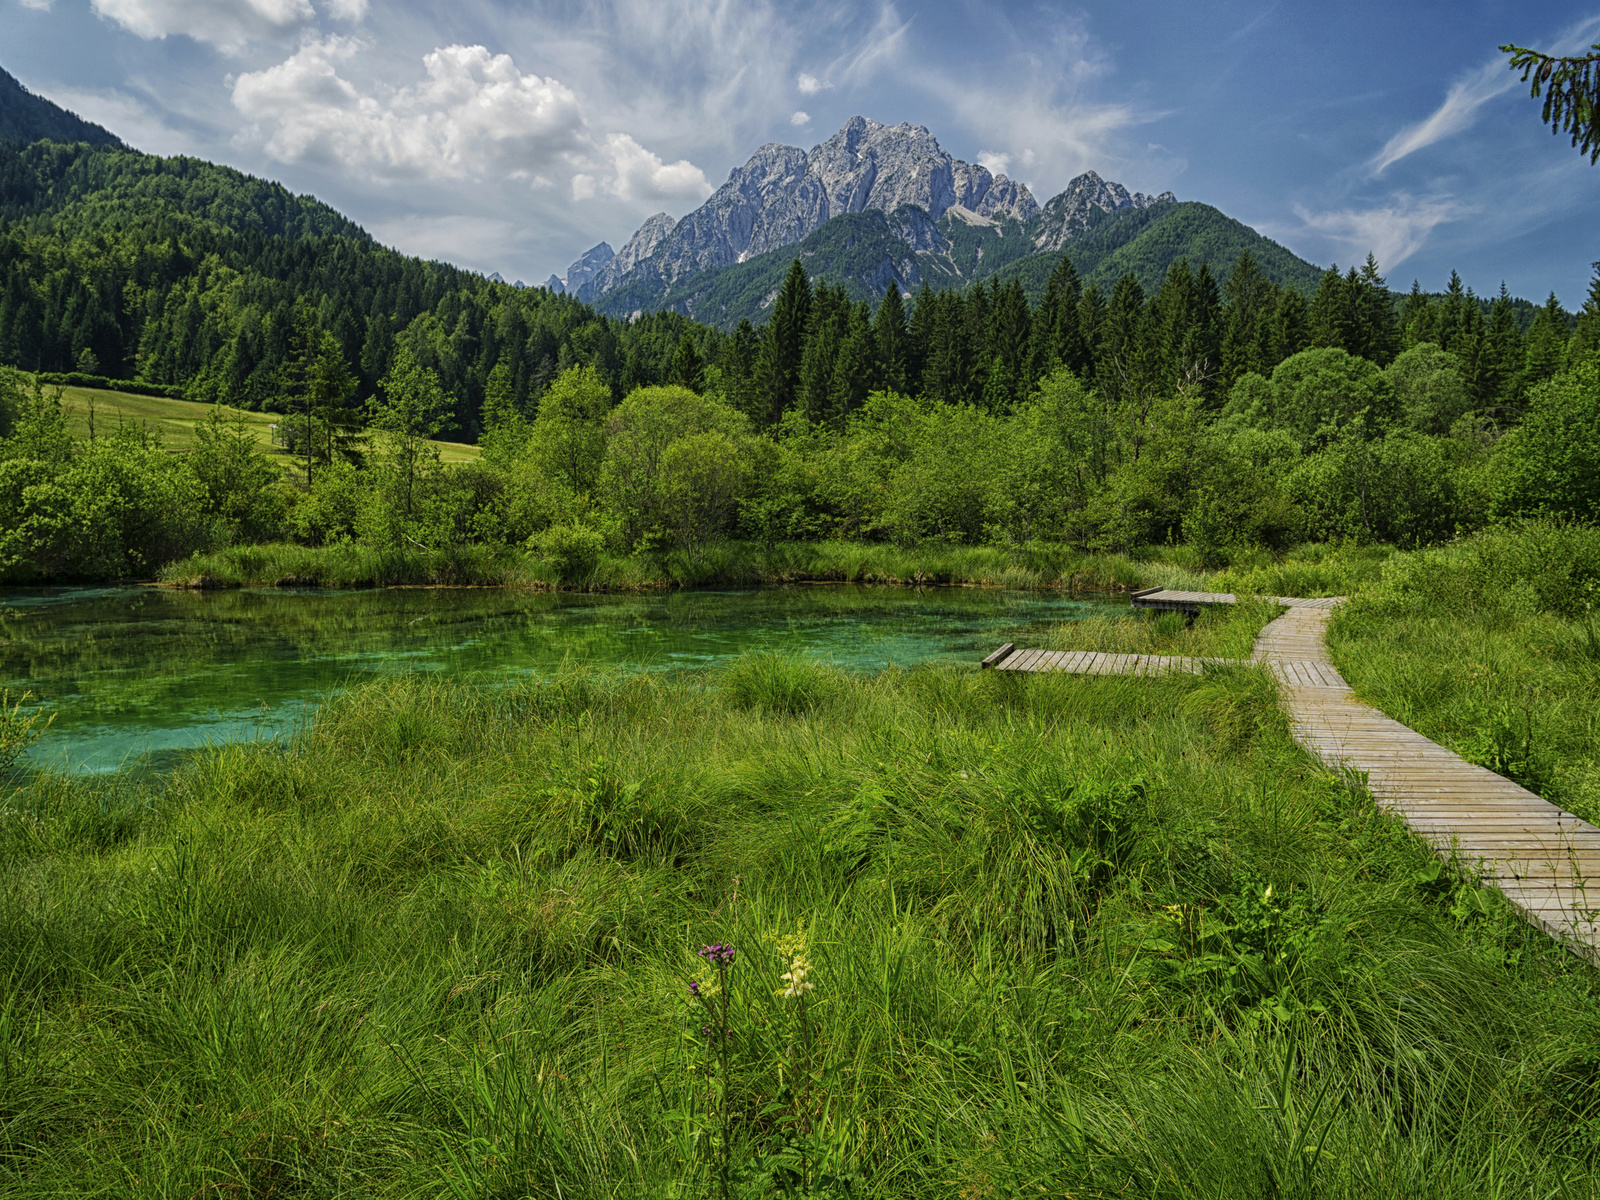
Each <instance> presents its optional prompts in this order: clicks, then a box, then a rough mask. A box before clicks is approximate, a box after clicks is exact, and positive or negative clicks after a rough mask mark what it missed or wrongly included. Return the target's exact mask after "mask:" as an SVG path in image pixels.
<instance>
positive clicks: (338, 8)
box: [327, 0, 367, 21]
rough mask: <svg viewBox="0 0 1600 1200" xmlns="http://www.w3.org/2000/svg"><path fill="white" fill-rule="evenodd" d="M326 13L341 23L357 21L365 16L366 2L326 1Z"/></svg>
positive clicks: (358, 0) (348, 0)
mask: <svg viewBox="0 0 1600 1200" xmlns="http://www.w3.org/2000/svg"><path fill="white" fill-rule="evenodd" d="M327 7H328V13H329V15H331V16H334V17H337V18H339V20H341V21H359V20H361V19H362V18H363V17H365V16H366V15H367V0H327Z"/></svg>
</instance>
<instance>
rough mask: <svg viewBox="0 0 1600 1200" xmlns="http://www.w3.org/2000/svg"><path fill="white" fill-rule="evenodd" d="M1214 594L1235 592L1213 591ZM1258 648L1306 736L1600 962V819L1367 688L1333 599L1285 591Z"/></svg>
mask: <svg viewBox="0 0 1600 1200" xmlns="http://www.w3.org/2000/svg"><path fill="white" fill-rule="evenodd" d="M1177 595H1179V596H1183V597H1188V596H1196V597H1199V596H1202V595H1205V596H1206V599H1205V600H1204V601H1203V602H1204V603H1213V604H1215V603H1231V602H1232V599H1233V598H1232V597H1229V598H1228V599H1227V600H1223V599H1221V597H1220V596H1210V595H1207V594H1205V593H1177ZM1280 603H1288V604H1289V611H1288V612H1286V613H1284V614H1283V616H1281V617H1279V618H1278V619H1277V620H1275V621H1273V622H1271V623H1270V624H1269V625H1267V627H1266V628H1265V629H1263V630H1262V631H1261V635H1260V637H1258V638H1257V639H1256V643H1255V647H1254V650H1253V651H1252V653H1251V659H1252V661H1254V662H1258V663H1260V664H1262V665H1263V666H1265V667H1267V668H1268V669H1269V670H1270V671H1272V673H1273V674H1274V675H1275V676H1276V677H1277V680H1278V684H1279V690H1280V694H1281V695H1282V697H1283V702H1284V706H1285V707H1286V708H1287V709H1288V712H1289V719H1290V722H1291V725H1292V728H1293V730H1294V736H1295V740H1296V741H1298V742H1299V743H1300V744H1301V745H1302V746H1304V747H1305V748H1306V749H1308V750H1309V751H1311V753H1313V754H1315V755H1316V756H1317V757H1318V758H1319V759H1321V760H1322V762H1323V763H1325V764H1326V765H1327V766H1328V767H1330V768H1332V769H1333V770H1335V771H1339V772H1343V773H1354V774H1355V775H1357V776H1358V777H1360V778H1361V779H1362V780H1363V781H1364V782H1365V783H1366V785H1367V787H1368V788H1369V789H1370V790H1371V792H1372V795H1373V797H1374V799H1375V800H1376V801H1377V803H1378V805H1379V806H1380V807H1381V808H1384V809H1386V810H1388V811H1390V812H1394V813H1398V814H1399V815H1400V816H1401V817H1403V818H1404V820H1405V822H1406V824H1407V825H1409V826H1410V827H1411V828H1412V829H1413V830H1415V831H1416V833H1417V834H1418V835H1419V836H1420V837H1421V838H1422V839H1423V840H1424V841H1426V842H1427V843H1428V844H1429V845H1431V846H1432V847H1433V848H1434V849H1435V850H1436V851H1437V852H1438V853H1439V854H1440V855H1442V856H1447V857H1449V856H1456V857H1459V859H1460V860H1461V861H1462V862H1463V863H1464V865H1466V866H1467V867H1468V868H1469V869H1474V870H1477V871H1478V872H1480V874H1481V878H1482V879H1483V882H1484V883H1485V884H1486V885H1488V886H1491V887H1494V888H1497V889H1498V890H1499V891H1500V892H1501V893H1502V894H1503V895H1504V896H1505V897H1506V899H1507V900H1509V901H1510V902H1511V904H1512V906H1513V907H1514V908H1516V909H1517V911H1518V912H1520V913H1521V914H1522V915H1523V916H1524V917H1525V918H1527V919H1528V920H1529V921H1531V922H1532V923H1533V924H1534V925H1536V926H1538V927H1539V928H1541V929H1543V930H1544V931H1545V932H1547V933H1548V934H1550V935H1551V936H1552V937H1554V938H1556V939H1558V940H1560V941H1561V942H1563V943H1564V944H1565V945H1566V946H1568V947H1569V948H1570V949H1572V950H1573V951H1574V952H1576V953H1578V954H1580V955H1582V956H1583V957H1585V958H1587V959H1588V960H1589V961H1591V962H1594V963H1596V964H1597V965H1600V829H1596V828H1595V827H1594V826H1593V825H1590V824H1588V823H1587V822H1585V821H1582V820H1580V819H1579V818H1578V817H1576V816H1574V815H1573V814H1572V813H1569V812H1566V811H1565V810H1563V809H1561V808H1558V807H1557V806H1556V805H1554V804H1551V803H1550V802H1549V801H1547V800H1544V799H1542V798H1541V797H1539V796H1537V795H1535V794H1534V793H1532V792H1530V791H1528V790H1527V789H1526V788H1523V787H1520V786H1518V785H1517V784H1515V783H1512V782H1511V781H1510V780H1509V779H1506V778H1504V777H1502V776H1500V775H1496V774H1495V773H1494V772H1493V771H1490V770H1488V769H1487V768H1484V767H1479V766H1476V765H1474V764H1472V763H1469V762H1467V761H1465V760H1464V759H1462V758H1461V757H1460V756H1458V755H1456V754H1453V753H1452V752H1451V751H1449V750H1446V749H1445V748H1444V747H1443V746H1440V745H1438V744H1437V743H1435V742H1431V741H1429V740H1428V739H1427V738H1425V737H1423V736H1422V735H1421V734H1420V733H1417V732H1416V731H1415V730H1413V729H1410V728H1408V727H1407V726H1405V725H1402V724H1401V723H1400V722H1399V721H1395V720H1392V719H1390V718H1389V717H1386V716H1384V715H1383V714H1382V713H1380V712H1378V710H1377V709H1375V708H1373V707H1371V706H1370V705H1368V704H1365V703H1363V702H1362V701H1361V700H1359V699H1357V698H1356V695H1355V693H1354V692H1353V691H1352V690H1351V689H1350V686H1349V685H1348V684H1347V683H1345V681H1344V679H1343V677H1342V676H1340V674H1339V672H1338V671H1337V670H1336V669H1335V668H1334V665H1333V660H1332V659H1331V658H1329V656H1328V651H1327V644H1326V641H1325V637H1324V635H1325V633H1326V631H1327V627H1328V621H1329V619H1330V618H1331V617H1332V615H1333V607H1334V605H1336V604H1337V603H1338V601H1337V600H1334V601H1319V602H1315V603H1308V602H1304V601H1300V602H1285V601H1280ZM1224 661H1227V660H1223V659H1205V658H1180V657H1162V656H1159V655H1138V654H1094V653H1090V652H1088V651H1039V650H1032V651H1030V650H1016V649H1014V648H1012V647H1010V646H1006V647H1002V648H1001V649H1000V650H998V651H996V652H995V654H993V655H990V657H989V658H988V659H985V660H984V665H985V666H990V667H993V668H994V669H996V670H1001V671H1069V672H1073V673H1076V674H1092V675H1108V674H1133V675H1156V674H1161V673H1163V672H1167V671H1189V672H1199V671H1203V670H1204V669H1205V666H1206V665H1207V664H1208V663H1220V662H1224Z"/></svg>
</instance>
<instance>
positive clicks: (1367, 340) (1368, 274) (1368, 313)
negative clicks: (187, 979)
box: [1350, 254, 1400, 367]
mask: <svg viewBox="0 0 1600 1200" xmlns="http://www.w3.org/2000/svg"><path fill="white" fill-rule="evenodd" d="M1355 310H1356V311H1355V320H1356V327H1357V329H1358V330H1359V333H1358V337H1359V340H1360V344H1361V349H1360V350H1359V351H1356V350H1352V351H1350V352H1351V353H1352V354H1357V353H1359V354H1360V355H1361V357H1362V358H1365V359H1368V360H1369V361H1371V362H1375V363H1377V364H1378V365H1379V366H1380V367H1386V366H1388V365H1389V364H1390V363H1392V362H1393V361H1394V357H1395V355H1396V354H1398V353H1399V352H1400V329H1399V326H1398V324H1397V322H1396V321H1395V315H1394V297H1393V295H1391V294H1390V292H1389V285H1388V284H1387V283H1386V282H1385V281H1384V278H1383V276H1382V275H1380V274H1379V273H1378V260H1377V259H1376V258H1375V257H1373V256H1372V255H1371V254H1368V255H1367V261H1366V262H1365V263H1363V264H1362V266H1361V274H1360V276H1359V277H1358V279H1357V281H1356V296H1355Z"/></svg>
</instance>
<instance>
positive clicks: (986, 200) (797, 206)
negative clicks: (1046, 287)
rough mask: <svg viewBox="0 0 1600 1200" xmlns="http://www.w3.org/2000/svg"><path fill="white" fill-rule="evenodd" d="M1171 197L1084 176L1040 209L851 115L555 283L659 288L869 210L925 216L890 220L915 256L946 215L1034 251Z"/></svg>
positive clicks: (926, 136)
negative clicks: (1015, 225) (1022, 240)
mask: <svg viewBox="0 0 1600 1200" xmlns="http://www.w3.org/2000/svg"><path fill="white" fill-rule="evenodd" d="M1171 198H1172V194H1171V193H1170V192H1168V193H1164V194H1163V195H1162V196H1157V197H1154V198H1152V197H1148V196H1145V195H1142V194H1140V193H1132V194H1130V193H1129V192H1128V190H1127V189H1126V188H1124V187H1123V186H1122V185H1121V184H1118V183H1109V182H1107V181H1106V180H1103V179H1101V178H1100V176H1099V175H1097V174H1095V173H1094V172H1093V171H1086V172H1085V173H1084V174H1082V175H1080V176H1078V177H1077V178H1076V179H1074V180H1073V181H1072V183H1071V184H1069V185H1068V187H1067V190H1066V191H1065V192H1063V193H1062V194H1061V195H1060V196H1057V197H1056V198H1055V199H1053V200H1052V201H1051V202H1050V203H1049V204H1048V205H1046V206H1045V208H1044V209H1042V210H1041V209H1040V207H1039V203H1038V201H1036V200H1035V199H1034V198H1033V195H1032V193H1030V192H1029V191H1028V189H1027V187H1026V186H1025V185H1024V184H1022V183H1020V182H1018V181H1016V180H1013V179H1009V178H1007V177H1006V176H1004V175H999V176H996V175H993V174H991V173H990V172H989V171H988V170H987V169H986V168H984V167H982V166H980V165H977V164H974V163H967V162H962V161H961V160H960V159H957V158H953V157H951V155H950V154H949V153H948V152H947V151H946V150H945V149H944V148H943V147H942V146H940V145H939V141H938V139H937V138H935V137H934V136H933V134H932V133H930V132H929V131H928V129H927V128H926V127H925V126H922V125H912V124H909V123H905V124H900V125H885V124H883V123H882V122H880V121H874V120H872V119H871V118H869V117H862V116H855V117H851V118H850V119H849V120H848V121H846V122H845V124H844V126H843V128H841V129H840V130H839V131H838V132H837V133H835V134H834V135H833V136H832V137H830V138H828V139H827V140H826V141H824V142H821V143H819V144H817V145H815V146H813V147H812V148H811V149H810V150H809V151H808V150H801V149H800V148H799V147H797V146H786V145H783V144H782V143H779V142H769V143H768V144H767V145H765V146H762V147H761V148H760V149H759V150H757V151H756V152H755V153H754V154H753V155H751V156H750V158H749V160H748V161H747V162H745V164H744V165H743V166H740V167H736V168H734V170H733V171H731V172H730V173H729V175H728V181H727V182H726V183H724V184H723V185H722V186H721V187H720V188H718V189H717V190H716V192H715V193H713V194H712V196H711V198H710V199H709V200H707V201H706V202H705V203H704V204H702V205H701V206H700V207H699V208H697V209H695V211H694V212H692V213H689V214H688V215H687V216H685V217H684V218H683V219H682V220H681V221H674V220H673V219H672V217H671V216H669V215H668V214H666V213H657V214H656V215H655V216H653V217H651V218H650V219H649V220H648V221H646V222H645V223H644V224H643V225H642V226H640V227H639V230H638V232H637V233H635V234H634V235H633V237H631V238H629V239H628V243H627V245H625V246H624V247H623V248H622V252H621V253H620V254H612V253H611V248H610V247H609V246H607V245H606V244H605V243H601V244H600V245H599V246H596V247H595V248H594V249H593V250H590V251H589V252H588V253H586V254H585V255H584V256H583V258H581V259H579V260H578V262H576V263H574V264H573V265H572V266H571V267H569V268H568V269H567V278H566V281H565V284H566V288H567V290H568V291H571V292H576V293H577V294H578V296H579V298H580V299H583V300H586V301H593V300H598V299H599V297H601V296H602V295H604V294H605V293H607V292H610V291H613V290H614V289H616V288H619V287H622V286H624V285H628V284H634V283H638V284H642V285H644V286H645V287H646V289H647V290H651V291H660V290H662V289H670V288H671V287H672V286H673V285H674V284H675V283H677V281H679V280H681V279H684V278H686V277H688V276H692V275H696V274H698V273H699V272H701V271H706V270H709V269H711V268H714V267H726V266H732V265H733V264H736V263H741V262H744V261H746V260H747V259H750V258H753V257H755V256H756V255H759V254H765V253H767V252H768V251H771V250H778V249H781V248H783V247H785V246H792V245H794V244H795V243H797V242H799V241H801V240H803V239H804V238H806V237H807V236H809V235H810V234H811V233H813V232H814V231H815V230H817V229H818V228H819V227H821V226H822V225H823V224H824V223H826V222H827V221H830V220H832V219H833V218H835V217H839V216H843V215H844V214H846V213H860V212H868V211H877V212H882V213H884V214H897V213H903V212H904V211H905V210H908V209H917V210H919V211H920V212H921V213H923V214H925V215H926V216H925V219H917V220H912V219H909V218H907V217H904V216H900V217H897V218H895V220H894V221H893V222H892V224H893V225H894V226H895V228H896V229H902V228H903V229H904V230H905V231H906V233H905V237H906V239H907V245H908V248H914V249H917V250H922V249H925V248H926V247H925V246H923V245H922V243H923V242H926V241H927V240H928V238H929V237H935V236H937V235H936V234H934V233H933V232H932V226H933V224H934V223H936V222H937V221H938V220H939V218H940V217H942V216H944V215H945V213H947V212H949V211H951V210H952V209H959V210H961V212H962V213H965V214H968V215H969V216H970V217H971V218H973V219H977V220H983V221H986V222H988V221H994V220H996V219H999V218H1009V219H1012V220H1015V221H1019V222H1021V223H1022V224H1024V225H1026V226H1028V227H1029V230H1028V231H1029V233H1030V234H1032V235H1033V236H1035V237H1036V239H1040V240H1039V245H1040V247H1041V248H1042V249H1059V248H1060V246H1061V245H1062V243H1064V242H1065V241H1066V240H1068V239H1069V238H1071V237H1073V236H1074V235H1075V234H1077V233H1079V232H1082V230H1084V229H1086V228H1088V226H1089V224H1090V223H1091V221H1092V219H1093V218H1092V215H1091V214H1092V213H1093V212H1094V210H1100V211H1103V212H1115V211H1117V210H1119V209H1123V208H1128V207H1134V208H1144V207H1148V206H1149V205H1151V204H1156V203H1159V202H1161V201H1162V200H1170V199H1171ZM958 215H960V214H958ZM964 219H965V218H964Z"/></svg>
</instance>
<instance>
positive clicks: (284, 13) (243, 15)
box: [90, 0, 365, 54]
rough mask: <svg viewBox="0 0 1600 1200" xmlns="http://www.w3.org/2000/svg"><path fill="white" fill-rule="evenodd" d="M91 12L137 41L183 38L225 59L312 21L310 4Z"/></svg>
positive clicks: (183, 4) (134, 4)
mask: <svg viewBox="0 0 1600 1200" xmlns="http://www.w3.org/2000/svg"><path fill="white" fill-rule="evenodd" d="M337 2H338V3H342V4H349V3H352V2H354V3H359V4H364V3H365V0H337ZM90 7H91V8H92V9H93V10H94V12H95V13H96V15H98V16H100V17H102V18H104V19H105V20H108V21H112V22H114V23H116V24H118V25H120V26H122V27H123V28H124V29H126V30H128V32H130V33H134V34H137V35H138V36H139V37H142V38H164V37H168V36H170V35H172V34H178V33H181V34H185V35H187V36H188V37H192V38H194V39H195V40H196V41H201V42H209V43H210V44H211V45H213V46H215V47H217V49H219V50H221V51H222V52H223V53H225V54H236V53H238V52H239V51H240V50H243V49H244V47H245V44H246V43H247V42H248V41H249V40H250V39H251V38H254V37H261V36H271V35H277V34H281V33H283V32H285V31H286V30H291V29H294V28H295V27H296V26H299V25H301V24H304V23H305V22H307V21H309V20H311V19H312V17H313V16H314V15H315V14H314V13H313V12H312V9H311V0H90Z"/></svg>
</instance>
